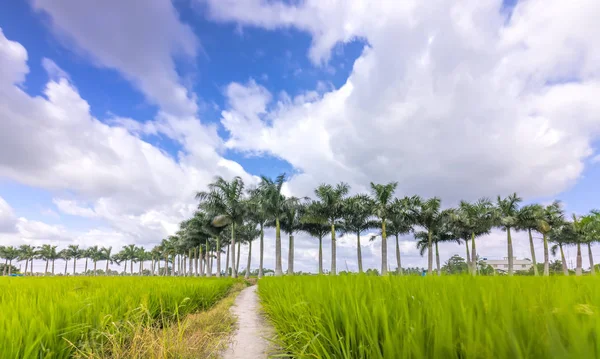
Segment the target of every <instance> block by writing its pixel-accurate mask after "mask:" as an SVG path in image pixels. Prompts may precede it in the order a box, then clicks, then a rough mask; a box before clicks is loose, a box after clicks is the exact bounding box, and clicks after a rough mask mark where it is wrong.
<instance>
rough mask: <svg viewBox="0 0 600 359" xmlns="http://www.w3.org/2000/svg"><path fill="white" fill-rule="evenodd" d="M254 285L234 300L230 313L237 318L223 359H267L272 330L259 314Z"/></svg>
mask: <svg viewBox="0 0 600 359" xmlns="http://www.w3.org/2000/svg"><path fill="white" fill-rule="evenodd" d="M256 288H257V286H256V285H253V286H251V287H248V288H246V289H244V290H243V291H242V292H241V293H240V294H239V295H238V296H237V298H236V299H235V304H234V305H233V307H231V311H232V312H233V314H234V315H235V317H236V318H237V326H238V328H237V330H236V331H235V334H234V336H233V338H232V343H231V345H230V346H229V348H228V349H227V350H226V351H225V353H224V354H223V358H225V359H246V358H248V359H262V358H267V356H268V354H267V353H268V352H269V347H270V342H269V340H268V338H271V336H272V334H273V330H272V328H271V327H270V326H269V325H268V323H266V321H265V320H264V318H263V317H262V316H261V314H260V304H259V303H258V295H257V294H256Z"/></svg>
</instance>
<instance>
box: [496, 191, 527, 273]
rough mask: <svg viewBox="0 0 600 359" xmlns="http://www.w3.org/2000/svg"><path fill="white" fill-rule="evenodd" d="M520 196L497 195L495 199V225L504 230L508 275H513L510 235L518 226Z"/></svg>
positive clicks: (514, 194)
mask: <svg viewBox="0 0 600 359" xmlns="http://www.w3.org/2000/svg"><path fill="white" fill-rule="evenodd" d="M521 201H522V199H521V197H519V196H517V194H516V193H513V194H511V195H510V196H508V197H506V198H501V197H500V196H498V200H497V203H496V205H497V209H498V212H497V215H498V216H497V222H496V224H497V226H498V227H500V228H502V230H503V231H505V232H506V241H507V246H508V275H509V276H511V275H513V272H514V265H513V261H514V256H513V244H512V237H511V233H510V231H511V229H516V228H518V227H517V225H518V216H519V203H521Z"/></svg>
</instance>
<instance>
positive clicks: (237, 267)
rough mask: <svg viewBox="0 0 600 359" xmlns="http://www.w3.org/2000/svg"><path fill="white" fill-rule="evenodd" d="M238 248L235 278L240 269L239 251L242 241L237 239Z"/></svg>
mask: <svg viewBox="0 0 600 359" xmlns="http://www.w3.org/2000/svg"><path fill="white" fill-rule="evenodd" d="M237 245H238V246H237V247H238V248H237V261H236V262H235V277H236V278H237V275H238V273H239V271H240V252H241V250H242V242H241V241H239V242H238V244H237Z"/></svg>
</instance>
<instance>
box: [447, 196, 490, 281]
mask: <svg viewBox="0 0 600 359" xmlns="http://www.w3.org/2000/svg"><path fill="white" fill-rule="evenodd" d="M494 220H495V212H494V207H493V205H492V202H491V201H490V200H489V199H487V198H480V199H479V200H477V202H474V203H469V202H466V201H461V202H460V205H459V207H458V209H457V210H456V211H454V212H452V222H453V223H452V224H453V226H455V227H456V226H458V227H459V228H458V233H457V234H459V235H460V234H462V233H464V232H466V233H468V234H469V236H470V239H471V258H470V259H469V258H468V262H467V263H468V265H469V271H470V272H471V274H472V275H476V274H477V246H476V241H475V239H476V238H477V237H480V236H482V235H484V234H489V233H490V230H491V229H492V226H493V225H494ZM463 239H464V238H463ZM467 250H468V247H467Z"/></svg>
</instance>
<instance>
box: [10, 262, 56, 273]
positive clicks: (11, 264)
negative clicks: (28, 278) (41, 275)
mask: <svg viewBox="0 0 600 359" xmlns="http://www.w3.org/2000/svg"><path fill="white" fill-rule="evenodd" d="M52 263H54V262H52ZM53 267H54V266H53ZM11 274H12V259H11V260H9V261H8V275H9V276H10V275H11ZM52 274H54V272H53V273H52Z"/></svg>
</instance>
